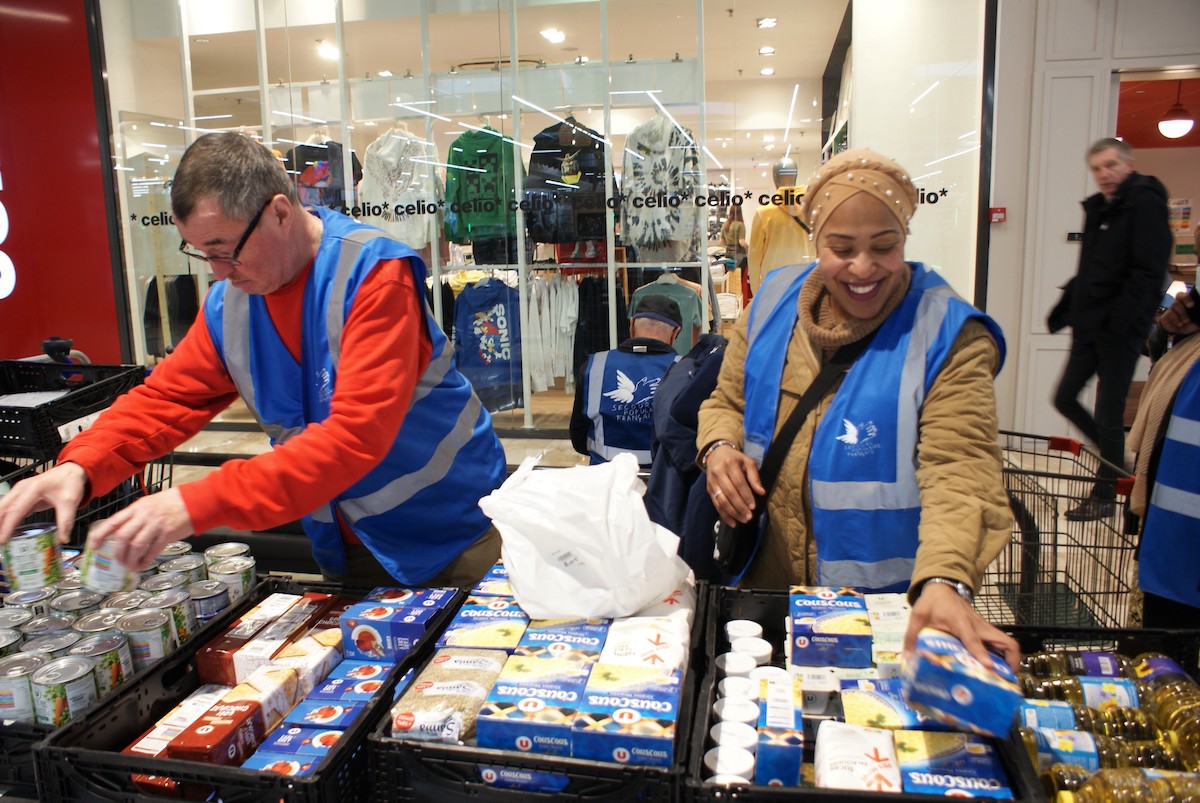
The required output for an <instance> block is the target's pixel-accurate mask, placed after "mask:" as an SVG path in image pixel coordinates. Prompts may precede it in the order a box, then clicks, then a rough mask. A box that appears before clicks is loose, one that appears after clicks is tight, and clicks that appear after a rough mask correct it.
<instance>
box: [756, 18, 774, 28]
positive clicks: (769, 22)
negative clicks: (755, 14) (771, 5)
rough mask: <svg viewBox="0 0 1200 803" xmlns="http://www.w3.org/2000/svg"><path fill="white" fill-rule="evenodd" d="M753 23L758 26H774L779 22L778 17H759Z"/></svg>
mask: <svg viewBox="0 0 1200 803" xmlns="http://www.w3.org/2000/svg"><path fill="white" fill-rule="evenodd" d="M755 23H757V25H758V27H759V28H774V27H775V26H776V25H778V24H779V17H759V18H758V19H757V20H755Z"/></svg>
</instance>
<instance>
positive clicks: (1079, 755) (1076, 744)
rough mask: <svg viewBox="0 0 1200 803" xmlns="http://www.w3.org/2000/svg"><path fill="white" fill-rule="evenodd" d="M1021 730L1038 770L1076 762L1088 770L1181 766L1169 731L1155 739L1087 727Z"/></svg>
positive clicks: (1174, 767) (1045, 770) (1022, 737)
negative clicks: (1127, 738)
mask: <svg viewBox="0 0 1200 803" xmlns="http://www.w3.org/2000/svg"><path fill="white" fill-rule="evenodd" d="M1020 732H1021V739H1022V741H1023V742H1024V743H1025V749H1026V750H1027V751H1028V752H1029V758H1030V760H1031V761H1032V762H1033V765H1034V766H1035V767H1037V769H1038V772H1039V773H1044V772H1047V771H1049V769H1050V767H1051V766H1052V765H1054V764H1078V765H1079V766H1081V767H1083V768H1084V769H1088V770H1098V769H1111V768H1116V767H1153V768H1157V769H1166V770H1179V769H1182V768H1183V763H1182V761H1181V760H1180V756H1179V751H1178V750H1177V749H1176V747H1175V744H1174V740H1173V738H1172V736H1171V735H1168V734H1164V735H1163V738H1161V739H1158V740H1155V741H1150V740H1139V741H1124V740H1121V739H1110V738H1109V737H1107V736H1102V735H1100V734H1096V733H1088V732H1087V731H1074V730H1057V729H1054V728H1037V729H1033V728H1026V727H1022V728H1021V729H1020Z"/></svg>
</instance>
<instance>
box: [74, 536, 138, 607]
mask: <svg viewBox="0 0 1200 803" xmlns="http://www.w3.org/2000/svg"><path fill="white" fill-rule="evenodd" d="M115 549H116V542H114V541H111V540H109V541H105V542H104V543H103V544H101V545H100V548H99V549H92V548H91V547H90V546H89V547H87V548H86V549H84V550H83V554H82V555H80V556H79V579H80V581H81V582H82V583H83V585H84V587H85V588H90V589H91V590H92V591H99V592H100V593H101V594H113V593H116V592H118V591H131V590H132V589H134V588H137V584H138V576H137V575H135V574H134V573H133V572H131V571H129V567H127V566H125V565H124V564H123V563H120V562H118V561H117V558H116V555H115Z"/></svg>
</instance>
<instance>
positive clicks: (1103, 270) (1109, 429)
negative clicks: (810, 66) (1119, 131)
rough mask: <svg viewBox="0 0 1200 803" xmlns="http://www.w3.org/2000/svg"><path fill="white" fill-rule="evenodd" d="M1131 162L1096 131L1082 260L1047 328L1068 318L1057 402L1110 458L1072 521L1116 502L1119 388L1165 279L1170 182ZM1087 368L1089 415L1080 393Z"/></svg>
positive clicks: (1124, 150)
mask: <svg viewBox="0 0 1200 803" xmlns="http://www.w3.org/2000/svg"><path fill="white" fill-rule="evenodd" d="M1133 166H1134V163H1133V154H1132V153H1131V152H1130V150H1129V146H1128V145H1126V144H1125V143H1124V142H1122V141H1121V140H1118V139H1101V140H1098V141H1097V142H1096V143H1094V144H1093V145H1092V147H1091V148H1089V149H1088V167H1089V169H1090V170H1091V172H1092V178H1093V179H1094V180H1095V182H1096V186H1097V187H1099V189H1100V192H1098V193H1096V194H1095V195H1092V196H1090V197H1088V198H1087V199H1086V200H1085V201H1084V202H1083V211H1084V225H1083V248H1082V250H1081V251H1080V254H1079V269H1078V271H1077V272H1076V274H1075V278H1073V279H1072V280H1071V282H1070V284H1069V285H1068V288H1067V292H1066V293H1065V294H1064V300H1063V302H1060V304H1059V306H1058V307H1056V308H1055V310H1054V311H1053V312H1052V313H1051V316H1050V321H1049V324H1050V331H1052V332H1053V331H1057V330H1058V329H1061V328H1062V327H1063V326H1064V325H1069V326H1070V327H1071V353H1070V356H1069V357H1068V358H1067V366H1066V368H1065V369H1064V370H1063V375H1062V378H1061V379H1060V380H1059V383H1058V390H1057V391H1056V392H1055V394H1054V407H1055V408H1056V409H1057V410H1058V411H1059V412H1060V413H1062V414H1063V415H1064V416H1065V417H1066V418H1067V420H1068V421H1070V422H1071V423H1072V424H1074V425H1075V426H1076V427H1077V428H1078V429H1079V431H1080V432H1082V433H1083V435H1084V437H1086V438H1087V439H1088V440H1090V441H1092V442H1093V443H1095V444H1096V445H1097V446H1098V447H1099V449H1100V456H1101V457H1102V458H1103V459H1104V461H1105V462H1106V464H1111V465H1102V466H1101V467H1100V471H1099V472H1098V474H1097V477H1096V483H1095V485H1094V486H1093V488H1092V491H1091V494H1090V495H1089V497H1088V498H1087V499H1086V500H1085V501H1084V502H1082V503H1081V504H1079V505H1077V506H1076V507H1074V508H1072V509H1070V510H1068V511H1067V513H1066V516H1067V518H1068V519H1071V520H1073V521H1090V520H1093V519H1099V518H1105V517H1107V516H1111V515H1112V514H1113V513H1114V511H1115V508H1116V505H1115V504H1114V499H1115V496H1116V492H1115V487H1114V485H1115V483H1114V479H1115V477H1114V474H1115V469H1116V468H1121V469H1123V468H1124V467H1125V425H1124V414H1125V397H1126V396H1127V395H1128V393H1129V386H1130V384H1131V383H1132V381H1133V373H1134V368H1135V367H1136V365H1137V360H1138V356H1139V355H1140V354H1141V351H1142V346H1143V344H1144V343H1145V340H1146V335H1147V334H1148V333H1149V332H1150V327H1151V325H1152V324H1153V322H1154V313H1155V310H1156V309H1157V308H1158V304H1159V300H1160V299H1161V298H1162V294H1163V288H1164V286H1165V284H1166V274H1167V262H1168V260H1169V258H1170V253H1171V242H1172V238H1171V229H1170V226H1169V224H1168V222H1167V189H1166V187H1164V186H1163V184H1162V182H1160V181H1159V180H1158V179H1156V178H1155V177H1153V176H1143V175H1141V174H1140V173H1137V172H1136V171H1134V169H1133ZM1092 376H1096V378H1097V387H1096V403H1095V408H1094V415H1093V414H1089V413H1088V411H1087V410H1085V409H1084V408H1083V405H1081V404H1080V403H1079V400H1078V396H1079V393H1080V392H1081V391H1082V390H1083V387H1084V385H1086V384H1087V382H1088V380H1089V379H1091V378H1092Z"/></svg>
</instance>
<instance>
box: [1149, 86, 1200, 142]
mask: <svg viewBox="0 0 1200 803" xmlns="http://www.w3.org/2000/svg"><path fill="white" fill-rule="evenodd" d="M1182 91H1183V81H1179V82H1178V83H1177V85H1176V87H1175V105H1174V106H1172V107H1171V108H1169V109H1167V113H1166V114H1164V115H1163V116H1162V119H1160V120H1159V121H1158V133H1160V134H1162V135H1163V136H1164V137H1166V138H1167V139H1179V138H1180V137H1183V136H1186V135H1187V133H1188V132H1189V131H1191V130H1192V126H1193V125H1195V124H1196V120H1195V118H1194V117H1192V114H1191V112H1189V111H1188V110H1187V109H1185V108H1183V104H1182V103H1180V102H1179V98H1180V93H1181V92H1182Z"/></svg>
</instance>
